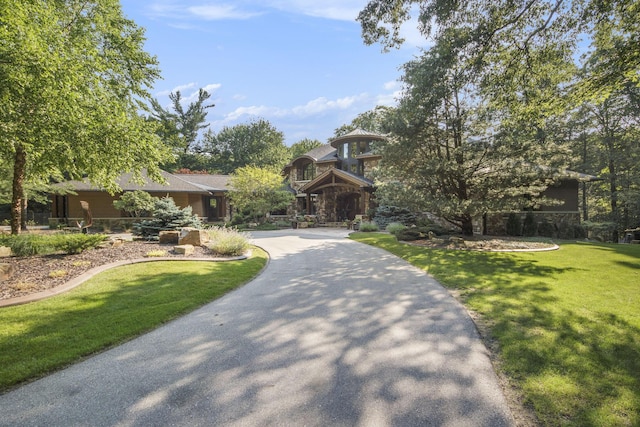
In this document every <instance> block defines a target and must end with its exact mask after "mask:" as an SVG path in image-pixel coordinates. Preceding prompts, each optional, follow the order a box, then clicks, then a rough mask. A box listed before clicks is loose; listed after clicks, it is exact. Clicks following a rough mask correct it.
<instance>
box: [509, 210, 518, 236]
mask: <svg viewBox="0 0 640 427" xmlns="http://www.w3.org/2000/svg"><path fill="white" fill-rule="evenodd" d="M506 228H507V235H509V236H520V235H521V234H522V222H521V221H520V215H518V214H516V213H513V212H512V213H510V214H509V216H508V217H507V227H506Z"/></svg>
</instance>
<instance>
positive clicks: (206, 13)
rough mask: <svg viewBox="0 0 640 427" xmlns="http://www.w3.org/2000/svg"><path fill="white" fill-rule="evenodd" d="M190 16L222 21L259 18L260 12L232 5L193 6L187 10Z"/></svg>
mask: <svg viewBox="0 0 640 427" xmlns="http://www.w3.org/2000/svg"><path fill="white" fill-rule="evenodd" d="M185 10H186V11H187V12H188V13H189V14H191V15H193V16H195V17H197V18H199V19H203V20H205V21H217V20H222V19H250V18H253V17H255V16H259V15H261V14H262V13H260V12H249V11H243V10H240V9H238V8H236V7H235V6H233V5H230V4H221V5H215V4H210V5H203V6H191V7H187V8H186V9H185Z"/></svg>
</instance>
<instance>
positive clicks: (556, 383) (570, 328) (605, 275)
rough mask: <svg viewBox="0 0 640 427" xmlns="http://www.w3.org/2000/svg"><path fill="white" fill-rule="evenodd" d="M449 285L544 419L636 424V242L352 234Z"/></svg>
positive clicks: (639, 408) (639, 277)
mask: <svg viewBox="0 0 640 427" xmlns="http://www.w3.org/2000/svg"><path fill="white" fill-rule="evenodd" d="M352 238H353V239H355V240H358V241H361V242H364V243H368V244H371V245H375V246H379V247H381V248H384V249H386V250H388V251H390V252H392V253H394V254H396V255H398V256H400V257H402V258H404V259H406V260H407V261H409V262H410V263H412V264H414V265H416V266H418V267H419V268H422V269H424V270H425V271H427V272H429V273H430V274H431V275H433V276H434V277H435V278H436V279H437V280H438V281H440V283H442V284H443V285H445V286H446V287H448V288H451V289H455V290H457V291H458V292H459V293H460V295H461V299H462V300H463V302H464V304H466V305H467V307H468V308H469V309H471V310H473V311H475V312H478V313H480V314H481V315H482V318H483V319H484V321H485V322H486V323H487V324H489V325H490V327H491V332H492V335H493V338H495V339H497V340H498V342H499V349H500V350H499V359H500V361H501V363H500V366H501V367H502V369H503V370H504V372H505V373H506V374H507V376H508V377H510V378H511V379H512V380H513V382H514V383H515V384H516V386H517V387H519V388H520V389H521V390H522V392H523V394H524V397H525V399H526V404H528V405H531V406H532V407H533V408H534V410H535V413H536V414H537V416H538V418H539V420H540V421H541V422H542V424H543V425H572V426H637V425H640V245H606V244H592V243H565V244H562V245H561V247H560V250H557V251H552V252H527V253H521V252H518V253H486V252H468V251H455V250H432V249H426V248H420V247H416V246H410V245H406V244H401V243H398V242H396V240H395V238H394V237H392V236H390V235H387V234H378V233H376V234H365V233H359V234H355V235H352Z"/></svg>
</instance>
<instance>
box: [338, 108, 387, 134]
mask: <svg viewBox="0 0 640 427" xmlns="http://www.w3.org/2000/svg"><path fill="white" fill-rule="evenodd" d="M391 111H392V108H391V107H387V106H384V105H378V106H376V107H375V108H374V109H373V110H370V111H366V112H364V113H361V114H358V116H357V117H356V118H355V119H353V120H352V121H351V123H349V124H348V125H342V126H340V127H339V128H337V129H336V130H335V131H334V133H333V138H338V137H340V136H343V135H346V134H348V133H349V132H353V131H354V130H356V129H362V130H365V131H368V132H374V133H380V134H383V133H385V132H386V128H385V119H386V117H387V115H388V114H389V113H390V112H391Z"/></svg>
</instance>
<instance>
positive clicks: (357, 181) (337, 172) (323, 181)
mask: <svg viewBox="0 0 640 427" xmlns="http://www.w3.org/2000/svg"><path fill="white" fill-rule="evenodd" d="M332 177H336V178H338V179H339V180H341V181H343V182H345V183H347V184H351V185H353V186H355V187H359V188H373V181H371V180H370V179H367V178H364V177H361V176H359V175H356V174H354V173H351V172H347V171H343V170H342V169H336V168H331V169H329V170H327V171H325V172H324V173H321V174H320V175H318V176H317V177H315V178H314V179H313V180H311V181H309V182H307V183H306V184H305V185H303V186H302V187H300V189H299V190H298V191H299V192H301V193H306V192H309V191H311V190H313V189H315V188H321V187H325V186H331V185H336V184H338V183H336V182H335V181H333V178H332ZM329 180H331V181H332V182H330V183H328V181H329Z"/></svg>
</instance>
